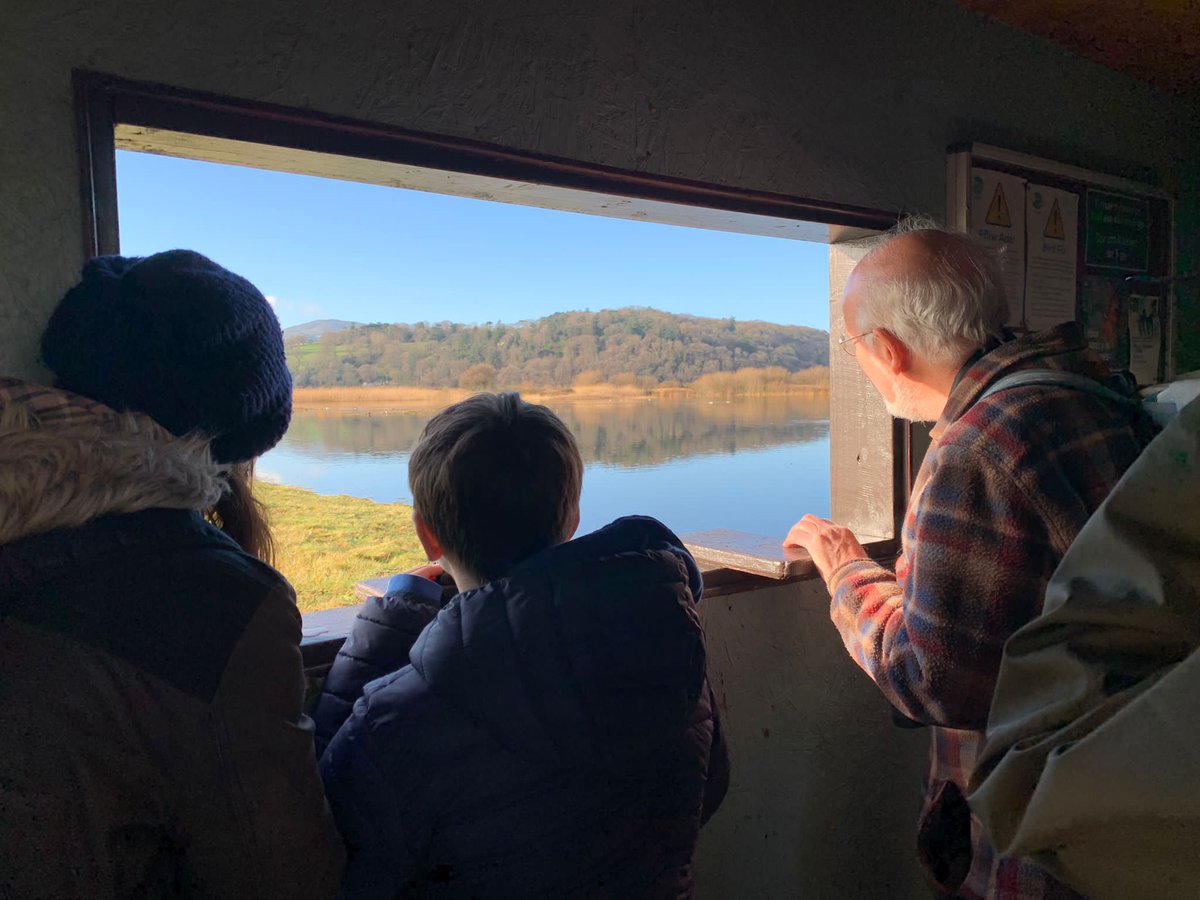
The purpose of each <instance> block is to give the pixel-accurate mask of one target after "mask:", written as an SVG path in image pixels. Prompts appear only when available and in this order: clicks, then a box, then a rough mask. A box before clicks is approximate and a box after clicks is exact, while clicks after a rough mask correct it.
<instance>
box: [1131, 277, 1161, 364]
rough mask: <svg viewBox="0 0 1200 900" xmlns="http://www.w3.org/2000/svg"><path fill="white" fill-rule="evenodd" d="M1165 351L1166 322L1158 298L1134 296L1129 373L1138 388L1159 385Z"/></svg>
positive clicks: (1132, 300) (1132, 298)
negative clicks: (1160, 314)
mask: <svg viewBox="0 0 1200 900" xmlns="http://www.w3.org/2000/svg"><path fill="white" fill-rule="evenodd" d="M1161 348H1162V321H1161V319H1160V318H1159V315H1158V297H1144V296H1139V295H1137V294H1134V295H1132V296H1130V298H1129V371H1130V372H1132V373H1133V377H1134V378H1136V379H1137V383H1138V384H1154V383H1155V382H1156V381H1158V356H1159V351H1160V349H1161Z"/></svg>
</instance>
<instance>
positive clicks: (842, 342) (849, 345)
mask: <svg viewBox="0 0 1200 900" xmlns="http://www.w3.org/2000/svg"><path fill="white" fill-rule="evenodd" d="M874 330H875V329H874V328H872V329H870V330H869V331H864V332H863V333H862V334H852V335H850V337H844V338H841V339H839V340H838V346H839V347H841V348H842V349H843V350H844V351H846V355H847V356H854V342H855V341H857V340H858V339H859V338H865V337H866V336H867V335H868V334H870V333H871V332H872V331H874Z"/></svg>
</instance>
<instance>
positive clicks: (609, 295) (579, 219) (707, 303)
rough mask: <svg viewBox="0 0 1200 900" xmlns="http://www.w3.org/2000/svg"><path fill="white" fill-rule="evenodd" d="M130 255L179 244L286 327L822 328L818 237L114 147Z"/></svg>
mask: <svg viewBox="0 0 1200 900" xmlns="http://www.w3.org/2000/svg"><path fill="white" fill-rule="evenodd" d="M117 192H118V198H119V204H120V227H121V252H122V253H124V254H126V255H132V256H144V255H147V254H150V253H154V252H157V251H159V250H167V249H171V248H174V247H186V248H189V249H192V250H198V251H200V252H201V253H204V254H206V255H207V256H210V257H212V258H213V259H215V260H216V261H217V262H219V263H221V264H222V265H224V266H226V267H227V268H230V269H232V270H233V271H235V272H237V273H238V274H240V275H244V276H245V277H247V278H249V279H250V280H251V281H253V282H254V283H255V284H256V285H257V286H258V287H259V289H261V290H262V292H263V293H264V294H266V295H268V297H270V298H271V300H272V302H273V304H274V305H275V311H276V313H277V314H278V316H279V319H280V321H281V323H282V324H283V325H284V326H285V327H286V326H289V325H297V324H300V323H302V322H307V321H310V320H312V319H349V320H352V321H357V322H419V321H442V320H448V321H455V322H516V321H519V320H521V319H531V318H537V317H539V316H544V315H548V314H550V313H552V312H562V311H566V310H581V309H591V310H599V309H613V308H616V307H620V306H652V307H654V308H656V309H662V310H667V311H669V312H680V313H691V314H693V315H699V316H716V317H722V318H724V317H728V316H735V317H736V318H738V319H743V320H747V319H763V320H765V321H768V322H780V323H784V324H790V325H810V326H813V327H815V328H827V327H828V324H829V301H828V294H829V277H828V270H827V256H826V248H825V246H824V245H822V244H810V243H806V242H803V241H792V240H784V239H781V238H766V237H757V236H752V235H742V234H727V233H724V232H716V231H705V230H701V229H693V228H680V227H677V226H670V225H657V224H652V223H647V222H636V221H626V220H623V219H609V218H603V217H599V216H585V215H580V214H578V213H566V212H558V211H555V210H544V209H535V208H532V207H523V206H515V205H512V204H505V203H495V202H489V201H483V200H468V199H465V198H462V197H450V196H444V195H440V194H430V193H424V192H421V191H408V190H401V189H398V188H389V187H381V186H377V185H367V184H356V183H352V182H344V181H334V180H331V179H326V178H313V177H309V176H304V175H290V174H286V173H282V172H266V171H260V170H257V169H247V168H242V167H238V166H225V165H218V164H215V163H204V162H196V161H193V160H182V159H173V158H171V157H165V156H153V155H150V154H144V153H132V152H128V151H119V152H118V153H117Z"/></svg>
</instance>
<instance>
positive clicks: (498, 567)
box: [408, 393, 583, 581]
mask: <svg viewBox="0 0 1200 900" xmlns="http://www.w3.org/2000/svg"><path fill="white" fill-rule="evenodd" d="M408 483H409V487H410V488H411V489H412V495H413V509H414V511H415V512H416V513H417V515H419V516H420V517H421V518H422V519H423V520H424V521H425V524H426V525H428V526H429V529H430V530H431V531H432V532H433V533H434V534H435V535H436V536H437V539H438V541H439V543H441V545H442V549H443V550H444V551H445V552H446V553H447V554H448V555H449V556H451V557H452V558H453V559H454V560H455V561H456V562H458V563H459V564H460V565H462V566H463V567H464V568H465V569H466V570H467V571H469V572H470V573H471V574H472V575H474V576H476V577H477V578H479V579H481V580H483V581H492V580H494V579H496V578H500V577H501V576H503V575H504V574H506V573H507V572H508V570H509V569H511V568H512V567H513V566H514V565H516V564H517V563H519V562H521V561H522V560H524V559H526V558H527V557H529V556H532V555H533V554H534V553H537V552H538V551H540V550H544V549H546V548H547V547H550V546H553V545H554V544H558V543H561V542H562V541H565V540H567V539H568V538H570V536H571V535H570V533H569V530H570V529H571V528H572V527H573V526H574V523H575V517H576V515H577V514H578V511H579V494H580V491H581V490H582V487H583V461H582V460H581V459H580V457H579V448H578V447H577V446H576V444H575V438H574V437H573V436H572V435H571V432H570V431H568V430H567V427H566V425H564V424H563V423H562V420H561V419H559V418H558V416H556V415H555V414H554V413H552V412H551V411H550V410H549V409H547V408H546V407H544V406H536V405H534V404H532V403H526V402H525V401H524V400H522V399H521V397H520V395H519V394H516V393H504V394H476V395H475V396H473V397H469V398H468V399H466V400H463V401H462V402H460V403H455V404H454V405H452V406H449V407H447V408H446V409H444V410H442V411H441V412H440V413H438V414H437V415H436V416H434V417H433V418H432V419H430V420H429V423H428V424H427V425H426V426H425V429H424V430H423V431H422V432H421V437H420V439H418V441H417V445H416V447H414V448H413V452H412V456H411V457H410V458H409V462H408Z"/></svg>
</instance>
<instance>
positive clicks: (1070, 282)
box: [1025, 184, 1079, 331]
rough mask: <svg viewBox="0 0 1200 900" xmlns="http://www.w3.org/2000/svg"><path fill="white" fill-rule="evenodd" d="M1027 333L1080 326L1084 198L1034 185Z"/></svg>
mask: <svg viewBox="0 0 1200 900" xmlns="http://www.w3.org/2000/svg"><path fill="white" fill-rule="evenodd" d="M1026 194H1027V196H1026V207H1025V224H1026V227H1027V228H1028V230H1029V240H1028V243H1027V246H1026V254H1025V327H1026V328H1028V329H1029V330H1030V331H1041V330H1042V329H1044V328H1053V327H1054V326H1055V325H1058V324H1059V323H1060V322H1073V321H1075V313H1076V294H1077V292H1078V286H1077V285H1076V283H1075V279H1076V275H1077V272H1076V269H1077V265H1076V263H1077V257H1078V255H1079V250H1078V238H1079V195H1078V194H1074V193H1072V192H1071V191H1064V190H1061V189H1059V188H1052V187H1049V186H1046V185H1041V184H1031V185H1029V186H1028V188H1027V191H1026Z"/></svg>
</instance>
